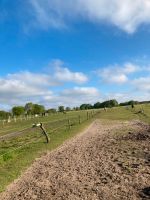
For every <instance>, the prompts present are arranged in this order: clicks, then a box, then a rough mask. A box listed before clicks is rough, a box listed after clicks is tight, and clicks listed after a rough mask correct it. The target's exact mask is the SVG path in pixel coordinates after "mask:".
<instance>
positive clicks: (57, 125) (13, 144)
mask: <svg viewBox="0 0 150 200" xmlns="http://www.w3.org/2000/svg"><path fill="white" fill-rule="evenodd" d="M98 113H99V112H98V111H97V112H93V111H91V112H86V113H84V115H83V114H82V115H78V116H73V117H66V118H64V119H59V120H53V121H49V122H48V121H47V122H43V125H44V128H45V129H46V131H47V133H48V137H50V136H51V135H52V134H54V133H56V132H59V131H60V130H66V131H69V130H70V129H71V128H72V127H73V126H76V125H80V124H82V123H84V122H85V121H87V120H89V119H91V118H93V117H94V116H95V115H97V114H98ZM10 130H11V129H10ZM12 130H13V129H12ZM42 140H43V143H44V137H43V135H42V134H41V133H40V129H39V128H38V127H36V128H32V127H31V126H30V127H26V128H24V129H21V130H17V131H15V132H9V133H8V134H6V135H3V136H0V147H1V148H0V149H1V150H0V160H3V161H5V159H9V154H12V153H13V152H15V151H18V150H20V149H22V148H24V147H27V146H30V145H33V144H38V142H40V141H42ZM50 142H51V141H50Z"/></svg>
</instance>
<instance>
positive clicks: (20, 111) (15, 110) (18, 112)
mask: <svg viewBox="0 0 150 200" xmlns="http://www.w3.org/2000/svg"><path fill="white" fill-rule="evenodd" d="M12 113H13V115H14V116H19V115H23V114H24V113H25V108H24V107H23V106H15V107H13V108H12Z"/></svg>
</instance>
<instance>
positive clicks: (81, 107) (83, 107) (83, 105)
mask: <svg viewBox="0 0 150 200" xmlns="http://www.w3.org/2000/svg"><path fill="white" fill-rule="evenodd" d="M92 108H93V106H92V105H91V104H82V105H81V106H80V109H81V110H88V109H92Z"/></svg>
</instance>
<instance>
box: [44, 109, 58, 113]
mask: <svg viewBox="0 0 150 200" xmlns="http://www.w3.org/2000/svg"><path fill="white" fill-rule="evenodd" d="M46 112H47V113H56V112H57V111H56V109H55V108H50V109H48V110H47V111H46Z"/></svg>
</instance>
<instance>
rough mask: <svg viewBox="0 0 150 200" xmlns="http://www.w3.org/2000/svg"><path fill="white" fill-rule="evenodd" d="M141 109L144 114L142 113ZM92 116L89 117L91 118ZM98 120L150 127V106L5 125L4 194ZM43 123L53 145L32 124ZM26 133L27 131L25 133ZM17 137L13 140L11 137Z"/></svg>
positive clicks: (0, 173) (0, 145) (0, 185)
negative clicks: (37, 161)
mask: <svg viewBox="0 0 150 200" xmlns="http://www.w3.org/2000/svg"><path fill="white" fill-rule="evenodd" d="M141 109H143V110H144V112H143V113H141V112H140V111H141ZM87 112H88V114H87ZM95 119H103V121H104V122H105V121H107V120H111V121H112V123H114V124H115V123H116V122H115V120H120V121H131V120H141V121H144V122H146V123H150V105H149V104H146V105H136V106H135V108H134V109H131V108H126V107H116V108H111V109H107V111H104V110H103V109H99V110H89V111H70V112H68V113H67V114H63V113H58V114H51V115H49V116H47V117H40V118H34V119H28V120H19V119H18V120H17V121H16V122H10V123H7V124H5V125H3V124H1V128H0V136H1V137H4V138H1V139H0V191H3V190H4V189H5V187H6V186H7V185H8V184H9V183H11V182H12V181H13V180H14V179H16V178H17V177H19V175H20V174H21V173H22V172H23V171H25V169H27V167H29V166H30V165H31V163H33V161H34V160H35V159H36V158H38V157H40V156H41V155H43V154H44V153H46V152H47V151H49V150H50V151H51V150H53V149H55V148H57V147H58V146H60V145H61V144H62V143H63V142H64V141H65V140H67V139H69V138H71V137H73V136H75V135H76V134H77V133H79V132H80V131H81V130H83V129H85V128H86V127H87V125H89V124H90V123H91V122H92V121H94V120H95ZM39 122H42V123H43V124H44V127H45V129H46V131H47V133H48V135H49V138H50V142H49V143H48V144H47V143H46V142H45V138H44V136H43V135H42V134H41V130H40V129H39V128H32V124H34V123H39ZM24 129H25V130H24ZM12 133H14V134H13V135H12V136H10V134H12ZM18 133H19V134H18Z"/></svg>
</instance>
